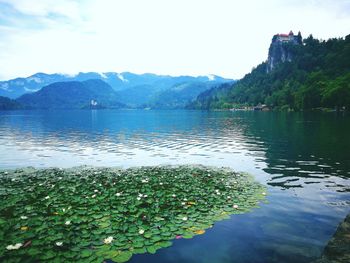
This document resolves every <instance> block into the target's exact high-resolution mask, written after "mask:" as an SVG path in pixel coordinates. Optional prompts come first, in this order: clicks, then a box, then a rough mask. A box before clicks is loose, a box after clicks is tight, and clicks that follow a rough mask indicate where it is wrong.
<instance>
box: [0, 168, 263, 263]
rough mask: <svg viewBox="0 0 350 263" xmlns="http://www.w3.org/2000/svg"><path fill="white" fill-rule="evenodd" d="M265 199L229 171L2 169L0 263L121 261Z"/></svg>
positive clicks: (242, 177) (200, 230) (187, 235)
mask: <svg viewBox="0 0 350 263" xmlns="http://www.w3.org/2000/svg"><path fill="white" fill-rule="evenodd" d="M265 198H266V187H265V186H263V185H261V184H260V183H258V182H256V181H254V179H253V177H252V176H250V175H248V174H243V173H236V172H234V171H232V170H230V169H228V168H211V167H205V166H154V167H152V166H151V167H138V168H129V169H118V168H92V167H78V168H70V169H59V168H47V169H35V168H21V169H15V170H0V200H1V201H0V261H5V262H23V261H30V262H32V261H36V262H37V261H50V260H55V261H57V262H102V261H103V260H107V259H109V260H113V261H114V262H126V261H128V260H129V259H130V258H131V257H132V255H133V254H142V253H152V254H153V253H156V251H157V250H158V249H161V248H165V247H169V246H171V245H172V242H173V241H174V240H177V239H182V238H185V239H187V238H192V237H194V236H195V235H201V234H204V233H205V231H206V229H208V228H211V227H212V226H213V225H214V223H215V222H217V221H220V220H223V219H229V218H230V216H231V215H234V214H242V213H247V212H250V211H251V210H252V209H254V208H257V207H259V203H260V202H262V201H264V200H266V199H265Z"/></svg>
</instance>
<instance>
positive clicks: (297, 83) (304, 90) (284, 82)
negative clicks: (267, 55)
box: [189, 35, 350, 110]
mask: <svg viewBox="0 0 350 263" xmlns="http://www.w3.org/2000/svg"><path fill="white" fill-rule="evenodd" d="M285 45H286V47H285V48H287V49H288V50H289V51H290V52H292V54H293V59H292V61H290V62H284V63H281V64H279V65H277V66H276V67H275V68H274V69H273V70H272V71H271V72H269V73H267V70H266V62H264V63H261V64H260V65H258V66H257V67H256V68H254V69H253V70H252V71H251V73H249V74H247V75H245V76H244V78H242V79H241V80H239V81H238V82H236V83H234V84H231V85H227V84H226V85H225V84H224V85H222V86H220V87H218V88H215V89H211V90H208V91H205V92H203V93H201V94H200V95H199V96H198V97H197V100H196V101H194V102H193V103H191V104H190V105H189V108H197V109H229V108H237V107H242V106H255V105H258V104H266V105H267V106H269V107H270V108H274V109H292V110H306V109H315V108H333V109H344V108H345V109H347V110H349V109H350V35H348V36H346V37H345V38H338V39H336V38H334V39H329V40H326V41H325V40H323V41H321V40H318V39H315V38H313V36H312V35H310V36H309V37H308V38H306V39H304V40H303V44H302V45H289V44H288V43H286V44H285Z"/></svg>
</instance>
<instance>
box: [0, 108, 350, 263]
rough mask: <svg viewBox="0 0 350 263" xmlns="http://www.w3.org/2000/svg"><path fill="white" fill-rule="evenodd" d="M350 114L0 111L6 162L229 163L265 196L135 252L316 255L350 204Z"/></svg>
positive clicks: (0, 154)
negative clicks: (196, 231)
mask: <svg viewBox="0 0 350 263" xmlns="http://www.w3.org/2000/svg"><path fill="white" fill-rule="evenodd" d="M349 135H350V117H349V116H342V115H336V114H333V113H330V114H322V113H272V112H200V111H114V110H101V111H79V110H77V111H13V112H0V169H4V168H17V167H24V166H34V167H53V166H55V167H72V166H79V165H90V166H120V167H131V166H141V165H160V164H204V165H210V166H228V167H231V168H233V169H235V170H238V171H244V172H249V173H251V174H253V175H254V176H255V178H256V179H257V180H258V181H260V182H261V183H263V184H265V185H267V186H268V189H269V195H268V201H269V203H268V204H262V205H261V208H260V209H255V210H253V212H251V213H248V214H244V215H235V216H232V217H231V219H229V220H225V221H221V222H218V223H216V224H215V226H214V227H213V228H212V229H209V230H208V231H207V232H206V234H204V235H201V236H196V237H195V238H193V239H190V240H182V239H180V240H175V241H174V245H173V246H172V247H170V248H167V249H161V250H160V251H159V252H157V253H156V254H155V255H148V254H145V255H136V256H134V257H133V258H132V260H131V261H130V262H208V263H215V262H293V263H294V262H312V261H313V260H315V259H316V258H318V257H319V256H320V255H321V253H322V250H323V248H324V246H325V245H326V243H327V242H328V240H329V239H330V238H331V237H332V235H333V234H334V232H335V230H336V227H337V226H338V224H339V223H340V222H341V221H342V220H343V219H344V218H345V216H346V215H347V214H348V213H349V212H350V139H349Z"/></svg>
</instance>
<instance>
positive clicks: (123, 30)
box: [0, 0, 350, 80]
mask: <svg viewBox="0 0 350 263" xmlns="http://www.w3.org/2000/svg"><path fill="white" fill-rule="evenodd" d="M290 30H293V32H294V33H297V32H298V31H301V33H302V36H303V37H307V36H308V35H310V34H312V35H313V36H314V37H316V38H319V39H328V38H334V37H344V36H346V35H347V34H350V0H256V1H253V0H244V1H243V0H242V1H236V0H0V80H7V79H11V78H16V77H26V76H30V75H32V74H34V73H37V72H45V73H64V74H70V75H73V74H76V73H78V72H89V71H95V72H125V71H129V72H134V73H146V72H149V73H156V74H166V75H174V76H175V75H193V76H198V75H208V74H215V75H219V76H223V77H228V78H233V79H239V78H241V77H243V76H244V75H245V74H247V73H249V72H250V70H251V69H252V68H253V67H255V66H257V65H258V64H259V63H261V62H263V61H265V60H266V59H267V52H268V48H269V45H270V42H271V39H272V36H273V35H274V34H276V33H289V31H290Z"/></svg>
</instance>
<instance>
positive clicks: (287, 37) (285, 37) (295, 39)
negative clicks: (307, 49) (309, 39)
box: [272, 30, 302, 44]
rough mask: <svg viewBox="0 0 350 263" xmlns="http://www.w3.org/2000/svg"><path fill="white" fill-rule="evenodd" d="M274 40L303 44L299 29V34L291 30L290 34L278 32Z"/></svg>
mask: <svg viewBox="0 0 350 263" xmlns="http://www.w3.org/2000/svg"><path fill="white" fill-rule="evenodd" d="M274 42H282V43H294V44H302V37H301V33H300V31H299V33H298V35H294V33H293V31H292V30H291V31H290V32H289V34H276V35H274V36H273V38H272V43H274Z"/></svg>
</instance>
